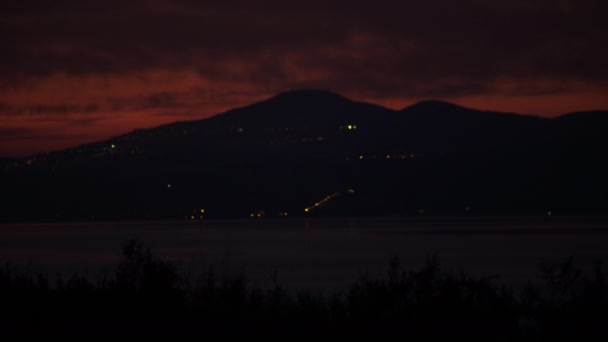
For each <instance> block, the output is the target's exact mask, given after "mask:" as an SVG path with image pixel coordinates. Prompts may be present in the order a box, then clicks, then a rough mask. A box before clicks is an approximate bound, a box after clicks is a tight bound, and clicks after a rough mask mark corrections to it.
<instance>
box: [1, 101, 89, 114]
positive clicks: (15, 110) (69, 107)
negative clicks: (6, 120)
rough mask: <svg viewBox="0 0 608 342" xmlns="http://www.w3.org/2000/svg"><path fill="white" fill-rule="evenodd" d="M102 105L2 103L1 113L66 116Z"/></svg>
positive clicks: (85, 111)
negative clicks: (23, 104)
mask: <svg viewBox="0 0 608 342" xmlns="http://www.w3.org/2000/svg"><path fill="white" fill-rule="evenodd" d="M100 109H101V107H100V106H99V105H98V104H88V105H84V106H82V105H74V104H61V105H32V106H19V107H14V106H8V105H5V104H0V115H5V116H13V115H23V114H30V115H51V116H65V115H68V114H73V113H78V114H88V113H95V112H98V111H99V110H100Z"/></svg>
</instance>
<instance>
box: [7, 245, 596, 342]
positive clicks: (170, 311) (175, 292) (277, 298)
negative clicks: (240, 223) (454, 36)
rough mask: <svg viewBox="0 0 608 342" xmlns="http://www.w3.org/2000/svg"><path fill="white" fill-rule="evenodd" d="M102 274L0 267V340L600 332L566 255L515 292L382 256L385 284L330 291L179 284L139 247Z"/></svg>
mask: <svg viewBox="0 0 608 342" xmlns="http://www.w3.org/2000/svg"><path fill="white" fill-rule="evenodd" d="M123 255H124V259H123V260H122V261H121V262H120V263H119V264H118V265H117V267H116V271H115V273H114V275H113V276H109V277H102V278H101V279H97V280H91V279H90V278H89V277H86V276H83V275H79V274H75V275H72V276H70V277H67V278H66V277H64V276H61V275H57V276H56V277H55V278H54V281H51V280H50V278H49V277H48V276H47V275H45V274H34V273H32V272H30V271H29V270H27V269H26V270H17V269H15V268H13V267H11V266H9V265H5V266H4V267H3V268H1V269H0V301H1V303H2V306H1V307H0V328H2V330H1V331H2V334H4V336H23V337H41V336H45V337H46V336H61V335H67V336H81V337H93V336H94V337H99V336H106V337H125V336H133V337H135V336H136V337H146V336H149V337H159V336H166V337H187V336H198V337H211V336H223V337H252V336H267V337H281V338H289V339H291V338H302V337H315V336H319V337H320V336H325V337H327V336H329V337H332V336H333V337H340V338H346V337H352V338H361V337H368V338H382V337H385V338H386V337H402V338H410V339H412V338H413V339H431V338H450V339H454V338H467V339H469V340H484V341H487V340H498V341H514V340H517V341H519V340H561V339H575V338H576V339H577V340H580V339H581V338H583V339H585V340H588V339H590V338H591V337H598V338H599V337H604V338H605V337H608V334H607V332H606V329H605V328H604V327H605V325H606V323H607V322H608V300H607V299H608V298H607V296H606V293H607V290H608V288H607V283H606V271H605V269H604V267H603V266H602V265H601V264H599V263H598V264H596V265H594V267H593V271H592V272H591V274H590V275H589V276H588V275H587V274H585V273H584V272H583V271H582V270H581V269H580V268H579V267H578V266H577V265H576V264H575V263H574V261H573V260H572V259H569V260H566V261H564V262H562V263H556V264H552V265H544V266H543V267H542V269H541V271H542V274H541V278H540V279H541V281H540V282H536V283H528V285H527V286H526V287H525V288H524V289H523V290H522V291H518V290H516V289H506V288H504V287H501V286H499V285H497V284H495V283H494V279H492V278H485V277H472V276H470V275H467V274H466V273H463V272H452V271H446V270H443V269H442V268H441V267H440V264H439V262H438V259H437V258H436V257H435V256H429V257H428V258H427V262H426V264H425V265H424V266H423V267H422V268H420V269H419V270H414V271H409V270H404V269H403V268H402V267H401V265H400V262H399V259H398V258H397V257H391V258H390V259H389V263H388V272H387V275H386V277H384V278H371V277H369V276H362V277H361V278H360V279H359V280H357V281H356V282H355V283H353V284H352V285H351V286H350V287H349V288H348V289H345V290H343V291H338V292H334V293H331V294H327V293H321V292H314V291H299V292H293V291H288V290H286V289H284V288H283V287H282V286H281V285H280V284H279V283H278V281H277V280H276V279H277V277H276V274H275V275H274V276H273V279H274V284H273V285H272V286H271V287H270V288H259V287H253V286H251V285H250V284H249V282H248V281H247V278H246V277H245V275H243V274H239V273H236V274H231V273H224V274H217V272H216V271H215V268H213V267H210V268H209V269H207V270H205V271H204V272H201V273H199V274H195V275H191V276H189V277H184V276H182V275H180V274H179V273H178V272H177V271H176V268H175V267H174V266H173V265H172V264H171V263H170V262H167V261H164V260H161V259H159V258H157V257H155V256H154V255H153V253H151V252H150V250H148V249H146V248H144V246H143V244H142V243H141V242H140V241H136V240H132V241H129V242H128V243H127V244H126V245H125V246H124V249H123Z"/></svg>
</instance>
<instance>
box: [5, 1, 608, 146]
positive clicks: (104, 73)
mask: <svg viewBox="0 0 608 342" xmlns="http://www.w3.org/2000/svg"><path fill="white" fill-rule="evenodd" d="M2 6H3V11H2V14H1V15H0V38H1V39H2V41H3V44H4V45H5V46H4V48H3V53H2V54H1V55H0V75H2V76H1V77H0V134H1V136H0V155H8V156H25V155H28V154H32V153H37V152H42V151H45V150H48V149H56V148H63V147H68V146H71V145H73V144H77V143H80V142H85V141H94V140H98V139H102V138H106V137H110V136H113V135H117V134H120V133H124V132H126V131H130V130H132V129H135V128H143V127H151V126H155V125H158V124H162V123H166V122H172V121H176V120H186V119H195V118H203V117H207V116H210V115H213V114H217V113H219V112H222V111H224V110H227V109H230V108H232V107H236V106H241V105H245V104H248V103H252V102H255V101H259V100H262V99H264V98H266V97H269V96H271V95H273V94H275V93H277V92H279V91H284V90H289V89H296V88H302V87H305V88H323V89H330V90H333V91H336V92H339V93H342V94H344V95H346V96H348V97H350V98H352V99H356V100H366V101H372V102H376V103H379V104H384V105H387V106H391V107H393V108H400V107H402V106H405V105H409V104H412V103H414V102H416V101H418V100H424V99H429V98H434V99H443V100H449V101H453V102H457V103H459V104H462V105H465V106H472V107H479V108H482V109H492V110H503V111H517V112H523V113H527V114H538V115H545V116H554V115H559V114H562V113H565V112H569V111H574V110H584V109H601V108H608V100H606V99H604V97H605V96H602V95H603V94H605V93H607V90H608V89H607V88H608V68H607V67H606V66H605V61H606V60H608V42H607V41H606V39H607V38H606V37H608V24H607V21H606V20H603V18H602V13H607V6H608V5H606V4H605V2H604V1H593V0H586V1H549V0H547V1H523V0H518V1H507V0H504V1H492V2H487V1H478V0H468V1H458V2H455V1H447V0H445V1H443V0H437V1H382V0H380V1H374V2H369V1H348V2H347V1H320V0H319V1H316V0H314V1H310V0H309V1H305V2H304V1H302V2H298V1H291V2H288V3H287V2H284V1H272V0H271V1H260V2H250V1H239V0H232V1H204V2H199V1H187V0H182V1H169V0H155V1H129V2H124V1H77V0H65V1H52V2H49V1H42V0H38V1H34V0H30V1H16V0H14V1H13V0H9V1H6V2H4V3H3V5H2Z"/></svg>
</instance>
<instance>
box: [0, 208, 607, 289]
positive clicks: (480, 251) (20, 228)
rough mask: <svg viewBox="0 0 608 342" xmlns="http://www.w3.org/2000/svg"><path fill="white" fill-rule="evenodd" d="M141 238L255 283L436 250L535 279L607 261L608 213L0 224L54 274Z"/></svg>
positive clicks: (311, 279)
mask: <svg viewBox="0 0 608 342" xmlns="http://www.w3.org/2000/svg"><path fill="white" fill-rule="evenodd" d="M130 238H137V239H140V240H142V241H143V242H144V244H145V245H146V246H147V247H150V248H151V249H152V251H153V252H154V253H155V254H156V255H158V256H160V257H163V258H167V259H170V260H173V261H174V262H175V263H176V265H178V267H180V268H181V269H183V270H185V271H193V272H196V271H197V270H201V269H206V268H207V267H208V266H209V265H211V264H213V265H214V266H215V268H216V269H219V270H225V269H228V270H230V271H236V272H239V271H244V272H245V273H246V274H247V276H248V278H249V279H250V280H251V282H252V283H253V284H255V285H259V286H267V285H268V284H270V281H271V279H272V274H273V273H274V272H275V271H276V272H277V275H278V279H279V282H280V283H281V284H283V285H285V286H286V287H289V288H321V289H331V288H337V287H343V286H345V285H348V284H350V283H352V282H353V281H354V280H356V279H357V277H359V276H360V275H362V274H369V275H372V276H383V275H384V274H385V273H386V270H387V265H388V262H387V261H388V258H389V256H392V255H396V256H399V257H400V259H401V262H402V264H403V265H404V267H406V268H412V269H418V268H419V267H421V266H422V265H423V264H424V261H425V258H426V256H427V255H428V254H432V253H434V254H436V255H437V256H438V258H439V261H440V264H441V265H442V266H443V267H444V268H446V269H453V270H464V271H466V272H467V273H470V274H474V275H497V276H499V277H500V278H499V279H500V280H501V281H503V282H507V283H512V282H521V281H523V280H524V279H532V278H535V277H536V276H538V274H539V265H540V264H543V263H551V262H558V261H562V260H565V259H566V258H568V257H573V258H574V260H575V261H576V262H577V263H579V264H581V265H583V266H588V265H591V263H592V262H593V261H595V260H601V261H603V262H604V263H605V264H606V263H608V220H606V219H604V220H598V219H593V220H591V219H580V218H578V219H563V218H562V219H559V218H550V219H512V218H510V219H487V218H484V219H423V220H413V219H405V220H402V219H395V220H388V219H370V220H363V219H352V220H350V219H318V220H317V219H314V220H308V221H306V220H303V219H302V220H260V221H250V220H243V221H201V222H141V223H133V222H129V223H62V224H8V225H6V224H5V225H0V262H9V263H11V264H12V265H14V266H17V267H19V268H22V269H23V268H25V267H28V268H29V269H31V270H33V271H43V272H48V273H54V272H56V271H60V272H75V271H78V272H81V273H82V272H86V273H87V274H89V275H92V276H95V275H98V274H100V273H104V272H107V273H110V272H112V270H113V266H114V265H115V264H116V263H117V262H118V261H119V260H120V258H121V248H122V245H123V244H124V243H125V241H127V240H128V239H130Z"/></svg>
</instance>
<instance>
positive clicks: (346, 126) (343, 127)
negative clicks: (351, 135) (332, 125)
mask: <svg viewBox="0 0 608 342" xmlns="http://www.w3.org/2000/svg"><path fill="white" fill-rule="evenodd" d="M356 129H357V125H353V124H349V125H342V126H340V130H348V131H354V130H356Z"/></svg>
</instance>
